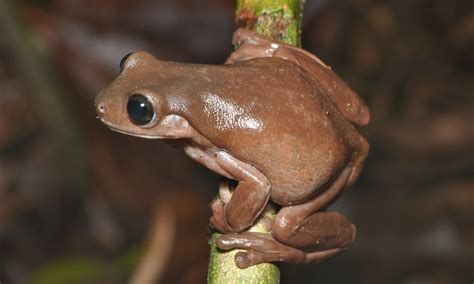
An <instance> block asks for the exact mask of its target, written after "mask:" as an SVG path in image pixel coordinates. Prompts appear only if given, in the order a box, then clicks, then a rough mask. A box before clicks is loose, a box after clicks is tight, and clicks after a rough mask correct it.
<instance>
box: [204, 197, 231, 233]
mask: <svg viewBox="0 0 474 284" xmlns="http://www.w3.org/2000/svg"><path fill="white" fill-rule="evenodd" d="M211 211H212V216H211V220H210V222H209V225H210V226H211V228H213V229H215V230H217V231H219V232H221V233H235V232H236V230H234V229H232V227H231V226H230V225H229V224H228V223H227V220H226V218H225V212H224V203H223V202H222V200H221V199H220V198H215V199H214V200H213V201H212V203H211Z"/></svg>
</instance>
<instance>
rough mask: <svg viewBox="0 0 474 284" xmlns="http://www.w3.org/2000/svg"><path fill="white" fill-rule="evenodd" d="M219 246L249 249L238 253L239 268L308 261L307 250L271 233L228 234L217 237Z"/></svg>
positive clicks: (225, 248) (222, 247) (228, 248)
mask: <svg viewBox="0 0 474 284" xmlns="http://www.w3.org/2000/svg"><path fill="white" fill-rule="evenodd" d="M217 246H218V247H219V248H220V249H222V250H231V249H244V250H248V251H243V252H238V253H237V254H236V256H235V262H236V264H237V266H238V267H239V268H246V267H249V266H252V265H256V264H259V263H264V262H275V261H284V262H291V263H303V262H306V253H305V252H303V251H301V250H298V249H295V248H292V247H289V246H286V245H284V244H282V243H280V242H278V241H277V240H275V239H274V238H273V236H272V235H271V234H264V233H253V232H244V233H240V234H226V235H223V236H221V237H219V239H217Z"/></svg>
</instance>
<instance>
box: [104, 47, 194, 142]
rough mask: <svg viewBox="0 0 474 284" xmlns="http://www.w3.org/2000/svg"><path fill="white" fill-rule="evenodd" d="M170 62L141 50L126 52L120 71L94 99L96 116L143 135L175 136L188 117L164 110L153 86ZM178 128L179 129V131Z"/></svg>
mask: <svg viewBox="0 0 474 284" xmlns="http://www.w3.org/2000/svg"><path fill="white" fill-rule="evenodd" d="M168 65H170V63H168V62H164V61H160V60H158V59H156V58H155V57H153V56H152V55H151V54H149V53H147V52H143V51H139V52H135V53H130V54H127V55H126V56H125V57H124V58H123V59H122V60H121V62H120V75H119V76H118V77H117V78H116V79H115V80H114V81H113V82H112V83H111V84H110V85H109V86H107V87H106V88H105V89H103V90H102V91H101V92H100V93H99V94H98V95H97V98H96V100H95V106H96V111H97V114H98V118H99V119H100V120H101V121H102V122H103V123H104V124H106V125H107V126H108V127H109V128H110V129H112V130H114V131H117V132H121V133H124V134H128V135H133V136H139V137H144V138H177V137H176V136H177V134H176V133H177V130H183V129H185V128H186V127H187V126H188V125H187V121H185V120H184V119H183V118H181V117H179V116H176V115H167V114H166V113H165V109H166V107H165V103H166V102H165V100H164V98H163V96H162V95H161V94H160V92H159V91H158V90H157V88H156V86H158V85H160V83H161V82H163V81H164V80H166V76H165V74H167V73H169V72H168V71H167V70H168V69H170V68H169V67H170V66H168ZM178 132H179V131H178Z"/></svg>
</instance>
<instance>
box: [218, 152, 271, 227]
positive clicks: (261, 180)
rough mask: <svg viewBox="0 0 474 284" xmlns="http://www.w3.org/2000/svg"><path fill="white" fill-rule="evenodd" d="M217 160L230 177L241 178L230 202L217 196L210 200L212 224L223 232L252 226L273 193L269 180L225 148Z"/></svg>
mask: <svg viewBox="0 0 474 284" xmlns="http://www.w3.org/2000/svg"><path fill="white" fill-rule="evenodd" d="M214 161H215V163H216V164H218V165H219V167H220V168H221V169H222V171H224V172H225V173H226V175H225V176H226V177H230V178H232V179H234V180H236V181H238V184H237V187H236V188H235V190H234V192H233V194H232V197H231V198H230V201H229V202H228V203H227V204H224V202H223V201H222V200H221V199H219V198H216V199H215V200H214V202H213V203H212V204H211V209H212V213H213V215H212V217H211V226H212V227H214V228H215V229H217V230H218V231H220V232H223V233H229V232H240V231H242V230H244V229H246V228H248V227H250V226H251V225H252V224H253V223H254V222H255V220H256V219H257V217H258V216H259V215H260V213H261V212H262V211H263V209H264V208H265V206H266V204H267V202H268V199H269V197H270V182H269V181H268V179H267V178H266V177H265V176H264V175H263V174H262V173H261V172H260V171H259V170H257V169H256V168H254V167H253V166H251V165H249V164H247V163H245V162H242V161H240V160H238V159H236V158H235V157H233V156H232V155H230V154H229V153H227V152H225V151H219V152H218V153H216V154H215V156H214Z"/></svg>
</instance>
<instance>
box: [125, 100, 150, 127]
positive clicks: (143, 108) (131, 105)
mask: <svg viewBox="0 0 474 284" xmlns="http://www.w3.org/2000/svg"><path fill="white" fill-rule="evenodd" d="M127 113H128V116H129V117H130V119H131V120H132V122H133V123H135V124H138V125H145V124H148V123H150V122H151V121H152V120H153V118H154V117H155V111H154V110H153V105H152V104H151V102H150V101H149V100H148V98H147V97H145V96H142V95H137V94H135V95H132V96H130V98H128V103H127Z"/></svg>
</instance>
